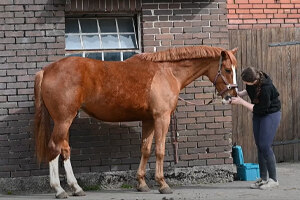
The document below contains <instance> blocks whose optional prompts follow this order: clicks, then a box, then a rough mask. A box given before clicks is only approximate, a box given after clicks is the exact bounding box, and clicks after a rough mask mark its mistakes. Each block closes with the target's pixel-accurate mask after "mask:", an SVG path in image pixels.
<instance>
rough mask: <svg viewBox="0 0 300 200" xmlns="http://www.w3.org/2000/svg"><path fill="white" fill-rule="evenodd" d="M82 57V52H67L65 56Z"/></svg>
mask: <svg viewBox="0 0 300 200" xmlns="http://www.w3.org/2000/svg"><path fill="white" fill-rule="evenodd" d="M74 56H75V57H82V53H74V54H69V55H67V57H74Z"/></svg>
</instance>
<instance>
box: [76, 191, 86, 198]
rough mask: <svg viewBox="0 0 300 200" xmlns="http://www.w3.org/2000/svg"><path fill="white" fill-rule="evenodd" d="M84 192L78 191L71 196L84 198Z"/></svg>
mask: <svg viewBox="0 0 300 200" xmlns="http://www.w3.org/2000/svg"><path fill="white" fill-rule="evenodd" d="M85 195H86V194H85V192H84V191H83V190H80V191H79V192H74V193H73V196H76V197H79V196H85Z"/></svg>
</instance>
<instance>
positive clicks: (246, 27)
mask: <svg viewBox="0 0 300 200" xmlns="http://www.w3.org/2000/svg"><path fill="white" fill-rule="evenodd" d="M252 27H253V25H244V24H242V25H239V29H251V28H252Z"/></svg>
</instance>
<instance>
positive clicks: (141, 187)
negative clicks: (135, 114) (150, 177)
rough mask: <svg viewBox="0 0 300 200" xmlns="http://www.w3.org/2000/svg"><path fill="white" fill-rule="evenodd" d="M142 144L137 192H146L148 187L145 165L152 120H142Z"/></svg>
mask: <svg viewBox="0 0 300 200" xmlns="http://www.w3.org/2000/svg"><path fill="white" fill-rule="evenodd" d="M142 127H143V128H142V145H141V153H142V157H141V162H140V166H139V169H138V171H137V181H138V186H137V190H138V191H139V192H148V191H149V190H150V189H149V187H148V186H147V184H146V181H145V175H146V165H147V162H148V159H149V157H150V154H151V146H152V141H153V135H154V122H153V120H148V121H143V125H142Z"/></svg>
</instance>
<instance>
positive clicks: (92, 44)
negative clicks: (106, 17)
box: [82, 35, 100, 49]
mask: <svg viewBox="0 0 300 200" xmlns="http://www.w3.org/2000/svg"><path fill="white" fill-rule="evenodd" d="M82 41H83V46H84V49H100V40H99V36H98V35H83V36H82Z"/></svg>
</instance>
